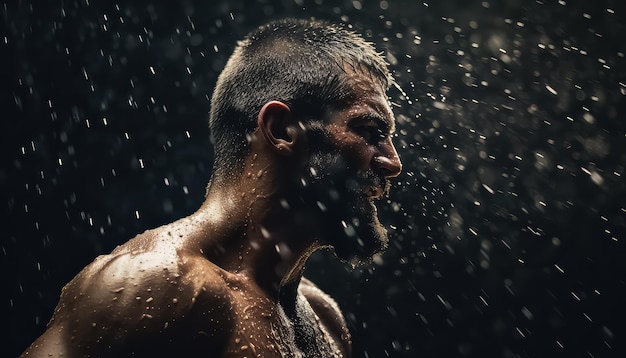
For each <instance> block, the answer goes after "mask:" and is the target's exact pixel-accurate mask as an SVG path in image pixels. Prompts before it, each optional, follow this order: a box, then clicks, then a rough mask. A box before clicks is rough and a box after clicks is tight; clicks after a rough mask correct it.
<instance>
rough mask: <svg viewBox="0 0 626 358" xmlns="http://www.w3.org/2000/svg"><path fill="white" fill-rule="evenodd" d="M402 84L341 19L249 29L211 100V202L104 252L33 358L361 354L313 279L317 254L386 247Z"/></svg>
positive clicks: (70, 290) (361, 254) (76, 285)
mask: <svg viewBox="0 0 626 358" xmlns="http://www.w3.org/2000/svg"><path fill="white" fill-rule="evenodd" d="M391 81H392V79H391V77H390V75H389V72H388V70H387V67H386V64H385V62H384V60H383V58H382V57H381V56H380V54H378V53H377V52H375V50H374V48H373V47H372V46H371V44H369V43H367V42H365V41H364V40H363V39H362V38H361V37H360V36H358V35H356V34H354V33H352V32H350V31H348V30H346V29H345V28H344V27H340V26H336V25H331V24H327V23H323V22H318V21H305V20H294V19H286V20H281V21H277V22H272V23H269V24H267V25H265V26H262V27H260V28H258V29H257V30H255V31H253V32H252V33H250V34H249V35H248V36H247V37H246V38H245V39H244V40H243V41H242V42H240V43H239V44H238V46H237V47H236V49H235V51H234V53H233V55H232V56H231V57H230V59H229V61H228V63H227V64H226V67H225V69H224V71H223V72H222V73H221V75H220V76H219V78H218V81H217V85H216V88H215V92H214V94H213V98H212V102H211V105H212V106H211V116H210V129H211V133H212V135H213V137H214V139H215V143H214V144H215V163H214V172H213V176H212V178H211V182H210V184H209V186H208V188H207V195H206V200H205V202H204V203H203V205H202V206H201V207H200V208H199V209H198V211H197V212H195V213H194V214H192V215H190V216H189V217H186V218H183V219H181V220H178V221H176V222H174V223H171V224H168V225H165V226H162V227H160V228H157V229H154V230H149V231H146V232H144V233H142V234H140V235H138V236H137V237H135V238H134V239H132V240H130V241H128V242H127V243H125V244H123V245H121V246H119V247H117V248H116V249H115V250H113V252H111V253H110V254H109V255H103V256H99V257H98V258H96V260H95V261H94V262H93V263H91V264H90V265H89V266H87V267H86V268H85V269H83V270H82V271H81V272H80V273H79V274H78V275H77V276H76V277H75V278H74V279H73V280H72V281H71V282H70V283H68V284H67V285H66V286H65V287H64V288H63V291H62V293H61V298H60V301H59V304H58V306H57V308H56V310H55V312H54V315H53V317H52V319H51V321H50V323H49V324H48V328H47V330H46V332H45V333H44V334H43V335H42V336H41V337H40V338H38V339H37V340H36V341H35V342H34V343H33V344H32V345H31V346H30V347H29V348H28V349H27V350H26V351H25V352H24V354H23V356H24V357H31V356H36V357H61V356H62V357H131V356H140V357H279V356H282V357H348V356H350V355H351V343H350V334H349V332H348V329H347V326H346V323H345V321H344V319H343V317H342V314H341V312H340V310H339V308H338V307H337V304H336V303H335V302H334V301H333V300H332V299H331V298H330V297H329V296H328V295H327V294H325V293H324V292H322V291H321V290H320V289H318V288H317V287H316V286H315V285H314V284H313V283H311V282H310V281H308V280H306V279H305V278H303V277H302V275H303V269H304V265H305V263H306V261H307V258H308V257H309V256H310V255H311V253H312V252H314V251H315V250H318V249H320V248H332V249H333V250H334V252H335V254H336V255H337V256H338V257H339V258H340V259H343V260H345V261H347V262H349V263H351V264H357V263H359V262H364V261H365V262H367V261H368V260H370V259H371V258H372V256H373V255H374V254H376V253H378V252H380V251H382V250H383V249H384V248H385V247H386V246H387V234H386V231H385V229H384V228H383V227H382V226H381V224H380V222H379V220H378V216H377V213H376V207H375V206H374V203H373V201H374V200H375V199H377V198H379V197H381V196H382V195H384V194H385V193H386V191H387V190H388V188H389V182H388V178H390V177H394V176H397V175H398V174H399V173H400V170H401V163H400V160H399V158H398V154H397V152H396V149H395V148H394V145H393V143H392V141H391V135H392V133H393V131H394V117H393V114H392V112H391V109H390V106H389V103H388V100H387V97H386V90H387V88H388V86H389V84H390V83H391Z"/></svg>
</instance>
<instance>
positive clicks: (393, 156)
mask: <svg viewBox="0 0 626 358" xmlns="http://www.w3.org/2000/svg"><path fill="white" fill-rule="evenodd" d="M372 166H373V167H374V170H375V171H376V172H378V174H380V175H381V176H383V177H385V178H394V177H397V176H398V175H400V172H401V171H402V162H401V161H400V157H399V156H398V152H397V151H396V147H394V145H393V143H392V142H391V140H388V141H387V142H385V143H382V144H381V145H380V146H379V151H378V153H376V154H375V155H374V157H373V158H372Z"/></svg>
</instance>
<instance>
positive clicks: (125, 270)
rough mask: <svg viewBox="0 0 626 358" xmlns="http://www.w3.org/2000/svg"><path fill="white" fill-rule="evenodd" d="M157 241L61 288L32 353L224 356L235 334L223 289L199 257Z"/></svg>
mask: <svg viewBox="0 0 626 358" xmlns="http://www.w3.org/2000/svg"><path fill="white" fill-rule="evenodd" d="M157 234H158V232H156V233H155V232H149V233H144V234H142V235H140V236H138V237H136V238H135V239H133V240H131V241H130V242H129V243H128V244H125V245H122V246H120V247H119V248H117V249H116V250H114V251H113V252H112V253H111V254H109V255H103V256H99V257H98V258H96V260H94V261H93V262H92V263H91V264H90V265H88V266H87V267H85V268H84V269H83V270H82V271H81V272H80V273H79V274H78V275H77V276H76V277H75V278H74V279H73V280H72V281H70V282H69V283H68V284H67V285H66V286H65V287H64V288H63V290H62V293H61V297H60V300H59V304H58V306H57V308H56V309H55V312H54V315H53V318H52V320H51V321H50V323H49V327H48V330H47V331H46V332H45V333H44V335H43V336H42V337H41V338H40V339H39V340H38V341H36V342H35V343H34V344H33V346H31V349H30V352H31V353H37V351H38V349H36V348H37V347H52V346H54V347H55V349H57V350H59V351H63V352H62V353H67V354H66V356H74V355H76V356H79V355H96V356H122V355H139V356H147V355H150V354H151V353H155V352H156V353H159V354H163V353H164V352H168V349H170V348H171V347H181V346H183V347H189V349H190V350H191V349H193V350H195V351H199V350H202V351H205V352H207V353H216V352H219V351H220V350H221V349H222V348H221V347H220V343H219V342H223V335H224V334H226V332H228V331H229V329H230V327H229V326H228V325H229V321H230V320H229V317H228V316H227V315H228V312H230V310H229V309H228V308H229V307H228V306H229V304H230V298H229V295H228V292H227V287H226V285H225V283H224V281H223V280H222V279H221V277H220V275H219V273H218V271H216V270H215V269H213V267H212V266H211V263H210V262H209V261H207V260H206V259H204V258H203V257H202V256H201V255H200V254H196V255H194V254H193V253H187V252H184V251H181V250H179V249H177V248H176V247H175V246H173V245H170V246H168V245H161V244H159V243H158V242H157V241H158V240H156V239H157V238H156V236H155V235H157ZM148 342H150V343H149V344H147V343H148ZM53 343H54V344H53ZM146 349H148V350H151V352H145V350H146ZM39 353H41V355H42V356H43V353H45V354H46V356H53V355H50V352H49V351H45V349H39ZM72 353H73V354H72ZM178 353H181V352H177V354H178ZM159 354H157V355H159ZM30 356H37V354H30Z"/></svg>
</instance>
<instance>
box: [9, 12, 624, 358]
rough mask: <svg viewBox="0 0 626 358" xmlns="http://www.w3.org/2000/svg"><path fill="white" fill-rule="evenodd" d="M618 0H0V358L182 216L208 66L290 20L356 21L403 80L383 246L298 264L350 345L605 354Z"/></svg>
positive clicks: (613, 250) (615, 319) (616, 291)
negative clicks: (262, 30) (67, 298)
mask: <svg viewBox="0 0 626 358" xmlns="http://www.w3.org/2000/svg"><path fill="white" fill-rule="evenodd" d="M622 3H623V2H622V1H617V0H615V1H604V0H599V1H571V0H561V1H556V0H555V1H551V0H550V1H549V0H542V1H539V0H537V1H531V0H528V1H521V0H509V1H495V0H490V1H461V0H458V1H426V2H423V1H393V0H388V1H335V2H331V1H329V0H315V1H310V0H295V1H290V0H283V1H270V0H266V1H256V2H244V1H242V0H235V1H233V0H230V1H176V2H166V1H148V2H133V3H123V2H118V3H112V2H110V1H104V0H76V1H72V0H64V1H58V0H57V1H45V2H44V1H40V2H38V1H32V0H31V1H12V2H2V3H1V4H0V5H1V7H0V63H1V65H0V74H1V76H2V77H1V82H0V83H1V85H2V86H1V87H0V91H1V92H0V95H1V97H0V100H1V102H0V106H1V107H0V123H1V126H2V127H1V133H2V138H0V139H1V143H2V144H1V145H2V147H1V148H0V149H1V150H2V152H1V153H2V156H1V158H2V166H1V167H0V185H1V188H2V190H1V192H0V195H1V196H0V220H1V222H2V228H1V230H0V232H1V233H2V235H1V240H2V241H1V249H2V250H1V251H0V265H1V266H0V271H1V275H2V276H1V279H2V295H1V298H2V300H1V305H2V311H1V312H2V322H3V324H2V326H3V327H4V329H5V332H6V333H4V334H2V341H3V342H2V344H1V348H0V349H1V352H0V355H1V356H7V357H10V356H16V355H18V354H19V353H21V352H22V351H23V350H24V349H25V348H26V347H27V345H28V344H30V343H31V342H32V341H33V340H34V339H35V338H36V337H37V336H38V335H39V334H41V333H42V332H43V330H44V327H45V324H46V323H47V321H48V320H49V319H50V316H51V314H52V311H53V309H54V306H55V305H56V303H57V299H58V295H59V292H60V289H61V287H62V286H63V285H64V284H65V283H67V282H68V281H69V280H70V279H71V278H72V277H73V276H74V275H75V274H76V273H77V272H78V271H79V270H80V269H81V268H82V267H83V266H84V265H86V264H88V263H89V262H91V261H92V260H93V259H94V258H95V257H96V256H97V255H99V254H104V253H107V252H109V251H110V250H111V249H113V248H114V247H115V246H116V245H118V244H120V243H123V242H125V241H126V240H127V239H129V238H131V237H132V236H134V235H135V234H137V233H139V232H142V231H144V230H146V229H148V228H152V227H155V226H157V225H160V224H163V223H167V222H170V221H173V220H175V219H177V218H179V217H182V216H185V215H187V214H190V213H192V212H193V211H195V210H196V209H197V208H198V206H199V205H200V204H201V202H202V200H203V195H204V189H205V185H206V183H207V181H208V179H209V176H210V173H211V160H212V149H211V143H210V140H209V132H208V130H207V125H206V124H207V117H208V111H209V98H210V95H211V92H212V89H213V86H214V83H215V80H216V77H217V75H218V73H219V71H220V70H221V69H222V67H223V65H224V64H225V61H226V59H227V57H228V56H229V55H230V53H231V51H232V49H233V47H234V44H235V41H236V40H237V39H241V38H242V37H243V35H244V34H245V33H247V32H248V31H249V30H251V29H252V28H253V27H256V26H257V25H260V24H261V23H263V22H265V21H267V20H270V19H275V18H279V17H283V16H296V17H316V18H322V19H328V20H332V21H343V22H347V23H350V24H352V25H353V27H354V29H355V30H356V31H358V32H359V33H362V34H363V35H364V36H366V37H367V38H369V39H370V40H371V41H373V42H375V43H376V45H377V48H379V49H380V50H381V51H384V53H385V54H386V57H387V59H388V61H389V63H390V64H391V68H392V69H393V72H394V76H395V78H396V79H397V82H398V84H399V86H398V88H393V89H392V90H391V91H390V96H391V100H392V101H393V103H394V110H395V113H396V116H397V121H398V135H397V137H396V138H395V142H396V145H397V147H398V150H399V152H400V155H401V157H402V159H403V162H404V172H403V174H402V175H401V176H400V177H398V178H397V180H394V184H395V188H394V190H393V192H392V193H391V195H390V197H389V199H388V200H383V202H382V203H380V205H379V207H380V215H381V219H382V221H383V222H384V223H385V224H386V225H387V226H389V227H390V228H392V229H395V230H392V234H391V240H392V243H391V247H390V249H389V250H388V252H387V253H386V254H385V255H384V256H383V258H382V262H381V261H378V262H377V263H376V264H373V265H371V266H369V267H365V268H361V269H357V270H355V271H349V270H347V269H346V268H344V267H343V266H342V265H340V264H338V263H337V262H336V261H334V260H333V259H332V258H330V257H329V255H325V254H319V255H317V254H316V255H315V256H314V257H313V258H312V259H311V262H310V265H309V267H308V269H307V272H306V274H307V276H309V277H311V278H312V279H313V280H314V281H316V282H317V283H318V284H319V285H320V286H321V287H322V288H323V289H325V290H327V291H328V292H330V293H331V294H332V295H333V296H334V297H335V298H336V299H337V301H338V303H339V305H340V306H341V307H342V309H343V311H344V313H345V315H346V318H347V320H348V324H349V326H350V329H351V331H352V333H353V340H354V350H355V356H356V357H387V356H389V357H416V356H421V357H453V356H459V357H463V356H467V357H485V356H488V357H552V356H561V355H562V356H568V357H616V356H620V352H623V351H622V349H623V347H621V344H622V342H623V341H624V339H625V338H624V329H623V328H622V326H623V325H624V319H625V318H626V316H625V315H624V309H623V308H622V306H623V304H624V302H625V299H626V294H625V291H626V287H625V282H624V280H625V273H626V264H625V263H624V258H623V256H624V253H626V250H625V249H624V246H625V245H626V234H625V233H626V202H625V201H626V200H625V199H626V183H625V180H624V177H625V176H626V151H625V148H626V124H625V119H624V115H625V114H626V104H625V102H626V101H625V100H626V67H625V65H626V60H625V58H624V57H625V52H626V48H625V47H626V46H625V44H626V41H624V39H623V37H624V34H626V28H625V25H626V13H625V10H624V6H623V5H622ZM385 201H387V202H385ZM7 330H8V332H7Z"/></svg>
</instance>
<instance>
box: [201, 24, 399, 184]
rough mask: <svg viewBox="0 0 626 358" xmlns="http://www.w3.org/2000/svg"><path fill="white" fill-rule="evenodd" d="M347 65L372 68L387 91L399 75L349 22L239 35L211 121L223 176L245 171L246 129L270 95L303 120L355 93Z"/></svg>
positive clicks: (284, 26)
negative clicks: (240, 37)
mask: <svg viewBox="0 0 626 358" xmlns="http://www.w3.org/2000/svg"><path fill="white" fill-rule="evenodd" d="M347 71H352V72H353V71H358V72H361V73H364V74H367V75H368V76H370V77H371V78H372V80H373V81H375V82H376V83H377V84H379V85H380V87H381V88H384V89H385V90H386V89H387V87H388V86H389V85H390V82H391V81H392V79H391V76H390V74H389V72H388V70H387V66H386V63H385V61H384V59H383V58H382V57H381V56H380V55H379V54H378V53H377V52H376V51H375V49H374V48H373V47H372V45H371V44H370V43H368V42H366V41H365V40H364V39H363V38H362V37H360V36H359V35H357V34H355V33H353V32H351V31H349V30H347V29H345V28H344V27H342V26H338V25H333V24H328V23H325V22H321V21H307V20H299V19H284V20H280V21H275V22H271V23H268V24H266V25H264V26H261V27H259V28H258V29H256V30H255V31H253V32H251V33H250V34H248V35H247V36H246V37H245V39H244V40H243V41H240V42H239V43H238V45H237V47H236V48H235V50H234V52H233V54H232V56H231V57H230V59H229V60H228V62H227V64H226V67H225V68H224V70H223V71H222V73H221V74H220V76H219V78H218V80H217V85H216V88H215V91H214V92H213V97H212V99H211V116H210V120H209V125H210V128H211V134H212V136H213V138H214V141H215V164H214V172H215V176H214V179H215V178H216V177H222V176H224V177H228V176H229V174H235V175H236V174H239V173H240V171H241V169H242V167H243V159H244V158H245V156H246V155H247V149H248V143H247V135H249V134H250V133H252V132H253V131H254V129H255V128H256V126H257V116H258V114H259V111H260V110H261V108H262V107H263V106H264V105H265V104H266V103H268V102H269V101H281V102H283V103H285V104H287V105H288V106H289V107H290V110H291V111H292V112H293V113H294V114H295V115H296V116H297V117H298V119H299V120H300V121H307V120H311V119H312V120H316V119H317V120H319V119H321V117H322V116H323V114H324V111H325V110H326V108H327V107H328V106H332V105H336V106H337V105H340V104H341V103H342V102H345V101H346V100H348V99H349V97H350V96H352V95H353V93H352V89H351V88H350V84H349V83H348V82H347V78H348V74H349V72H347Z"/></svg>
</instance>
